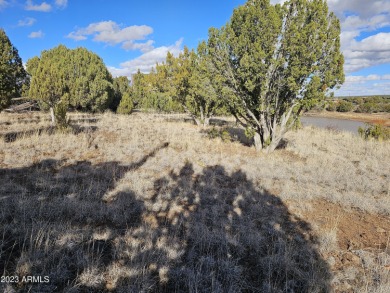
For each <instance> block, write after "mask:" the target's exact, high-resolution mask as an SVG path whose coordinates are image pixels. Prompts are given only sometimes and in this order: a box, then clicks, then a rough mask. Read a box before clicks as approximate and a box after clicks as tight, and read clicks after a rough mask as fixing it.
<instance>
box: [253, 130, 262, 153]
mask: <svg viewBox="0 0 390 293" xmlns="http://www.w3.org/2000/svg"><path fill="white" fill-rule="evenodd" d="M253 142H254V144H255V148H256V151H258V152H259V151H261V150H262V149H263V144H262V142H261V137H260V134H259V133H257V132H256V133H255V135H254V136H253Z"/></svg>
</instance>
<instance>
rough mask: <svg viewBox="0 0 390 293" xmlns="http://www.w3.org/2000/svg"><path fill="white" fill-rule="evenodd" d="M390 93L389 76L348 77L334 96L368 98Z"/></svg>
mask: <svg viewBox="0 0 390 293" xmlns="http://www.w3.org/2000/svg"><path fill="white" fill-rule="evenodd" d="M386 93H387V94H388V93H390V74H385V75H378V74H370V75H367V76H364V75H350V76H347V77H346V78H345V83H344V84H343V86H342V87H341V89H339V90H337V91H335V94H336V96H365V95H366V96H369V95H383V94H386Z"/></svg>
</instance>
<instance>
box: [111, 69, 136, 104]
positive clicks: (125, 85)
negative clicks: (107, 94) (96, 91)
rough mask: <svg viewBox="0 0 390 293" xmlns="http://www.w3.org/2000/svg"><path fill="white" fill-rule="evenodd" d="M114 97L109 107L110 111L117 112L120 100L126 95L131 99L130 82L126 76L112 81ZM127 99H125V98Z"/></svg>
mask: <svg viewBox="0 0 390 293" xmlns="http://www.w3.org/2000/svg"><path fill="white" fill-rule="evenodd" d="M113 87H114V96H113V99H112V102H111V105H110V109H111V110H113V111H117V109H118V106H119V104H120V103H121V100H122V99H123V98H124V96H125V95H127V96H128V97H129V98H130V97H131V87H130V82H129V80H128V78H127V77H126V76H119V77H115V78H114V79H113ZM126 99H127V97H126Z"/></svg>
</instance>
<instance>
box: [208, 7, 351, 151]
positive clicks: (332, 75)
mask: <svg viewBox="0 0 390 293" xmlns="http://www.w3.org/2000/svg"><path fill="white" fill-rule="evenodd" d="M208 46H209V51H210V53H211V55H212V56H213V58H212V60H213V65H214V67H215V69H216V72H217V73H218V74H215V79H216V80H217V81H218V82H219V83H221V84H222V85H223V87H222V88H221V92H222V95H221V96H223V97H224V99H225V102H226V104H227V107H228V108H229V109H230V111H231V112H232V114H233V115H234V116H235V117H236V119H237V120H238V121H239V122H240V123H241V124H242V125H243V126H245V127H246V128H247V130H248V133H253V134H254V142H255V146H256V148H257V149H258V150H260V149H265V150H267V151H273V150H274V149H275V148H276V147H277V145H278V144H279V142H280V140H281V139H282V138H283V136H284V134H285V132H286V131H287V130H288V129H289V128H290V127H292V126H293V125H294V123H295V122H296V120H297V119H298V118H299V115H300V113H301V112H302V111H304V110H306V109H309V108H310V107H312V106H313V105H315V104H316V103H317V102H318V101H319V100H321V99H323V98H324V96H325V94H326V93H327V92H329V90H331V89H333V88H334V87H337V86H338V85H340V84H341V83H343V81H344V72H343V63H344V59H343V56H342V54H341V53H340V23H339V20H338V19H337V17H336V16H335V15H334V14H333V13H329V11H328V7H327V4H326V1H324V0H291V1H288V2H285V3H284V5H283V6H280V5H275V6H273V5H271V4H270V1H269V0H249V1H248V2H247V3H246V4H245V5H243V6H241V7H239V8H237V9H235V10H234V12H233V16H232V18H231V20H230V22H228V23H227V24H226V26H224V27H222V28H221V29H220V30H218V29H214V28H212V29H210V31H209V41H208Z"/></svg>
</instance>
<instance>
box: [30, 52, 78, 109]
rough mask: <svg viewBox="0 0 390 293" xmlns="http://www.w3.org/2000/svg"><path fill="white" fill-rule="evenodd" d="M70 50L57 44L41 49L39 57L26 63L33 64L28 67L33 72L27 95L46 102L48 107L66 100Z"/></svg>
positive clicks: (68, 84) (67, 95) (53, 106)
mask: <svg viewBox="0 0 390 293" xmlns="http://www.w3.org/2000/svg"><path fill="white" fill-rule="evenodd" d="M70 59H71V57H70V50H69V49H68V48H66V47H65V46H62V45H60V46H58V47H56V48H54V49H52V50H49V51H43V52H42V53H41V57H40V58H39V62H38V65H36V63H37V59H34V61H33V62H28V64H33V67H32V68H31V67H30V68H29V70H30V72H31V73H32V74H33V75H32V79H31V84H30V90H29V97H30V98H32V99H35V100H38V101H40V102H41V103H44V104H46V105H47V106H48V107H50V108H53V109H54V108H55V106H56V105H57V104H59V103H61V101H62V100H64V101H63V102H64V103H65V102H68V98H69V94H68V93H69V86H70V82H69V73H68V72H67V70H66V69H67V68H68V65H69V60H70Z"/></svg>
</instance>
